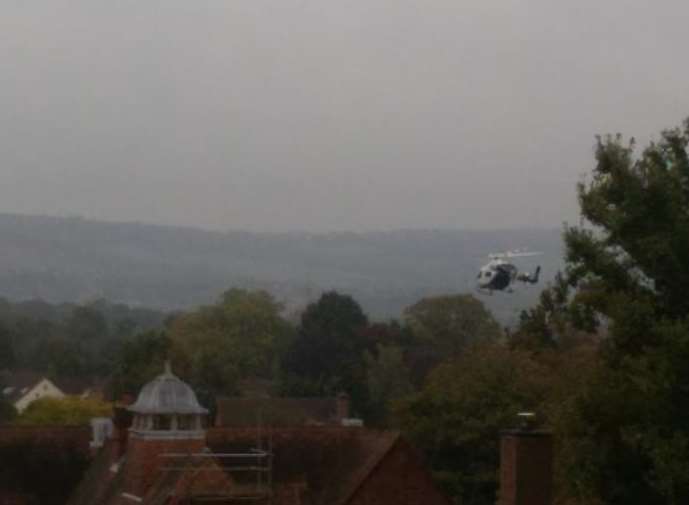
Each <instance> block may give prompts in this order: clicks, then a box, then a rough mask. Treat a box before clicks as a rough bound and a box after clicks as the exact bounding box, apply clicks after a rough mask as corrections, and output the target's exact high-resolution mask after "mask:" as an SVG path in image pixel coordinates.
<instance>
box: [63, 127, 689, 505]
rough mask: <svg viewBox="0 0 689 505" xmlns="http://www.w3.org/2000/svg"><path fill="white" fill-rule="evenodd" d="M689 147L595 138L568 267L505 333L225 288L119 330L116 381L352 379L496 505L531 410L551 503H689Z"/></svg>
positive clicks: (294, 388)
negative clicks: (509, 444)
mask: <svg viewBox="0 0 689 505" xmlns="http://www.w3.org/2000/svg"><path fill="white" fill-rule="evenodd" d="M688 146H689V121H687V122H686V123H685V124H684V125H683V126H682V127H681V128H676V129H672V130H668V131H665V132H663V133H662V135H661V138H660V140H659V141H658V142H656V143H652V144H650V145H649V146H648V147H647V148H645V149H644V150H643V151H642V152H641V153H638V154H637V152H636V150H635V145H634V143H633V141H631V142H625V141H624V140H623V139H622V138H621V137H620V136H608V137H602V138H599V139H598V141H597V145H596V152H595V155H596V166H595V169H594V171H593V174H592V176H591V178H590V180H589V181H588V182H587V183H582V184H580V185H579V188H578V190H579V199H580V204H581V212H582V217H583V220H582V224H581V225H579V226H574V227H565V230H564V233H563V235H564V239H565V244H566V252H565V262H566V268H565V270H564V271H563V272H562V273H561V274H559V275H558V276H557V277H556V278H555V280H554V281H553V282H552V283H551V284H550V285H548V286H547V287H546V288H545V289H544V290H543V291H542V293H541V295H540V299H539V301H538V303H537V304H535V305H534V306H533V307H532V308H530V309H528V310H526V311H524V312H523V313H522V314H521V317H520V321H519V324H518V325H517V326H516V327H515V328H513V329H510V330H508V331H506V330H503V329H502V328H501V327H500V325H499V324H498V323H497V322H496V321H495V319H494V318H493V317H492V315H491V314H490V312H489V311H488V310H486V308H485V307H484V306H483V304H482V303H481V302H480V301H479V300H477V299H475V298H474V297H473V296H471V295H448V296H437V297H428V298H424V299H421V300H419V301H418V302H416V303H414V304H412V305H411V306H409V307H408V308H406V309H405V310H404V312H403V313H402V317H401V318H400V320H398V321H389V322H372V321H370V320H369V318H368V317H367V315H366V314H365V313H364V311H363V310H362V308H361V306H360V305H359V304H358V303H357V302H356V301H355V300H354V299H353V298H352V297H351V296H348V295H345V294H342V293H338V292H327V293H324V294H323V295H322V296H321V297H320V298H319V299H318V300H317V301H315V302H313V303H311V304H310V305H309V306H308V307H307V308H306V309H305V310H304V311H303V313H302V314H301V315H300V317H299V319H298V321H295V322H293V321H291V320H290V319H288V318H285V317H284V316H283V312H282V311H281V307H280V305H279V303H277V302H276V300H275V299H274V298H273V297H272V296H271V295H269V294H268V293H266V292H264V291H248V290H242V289H231V290H229V291H227V292H226V293H225V294H224V295H223V296H222V298H221V299H220V300H219V301H218V302H217V303H215V304H213V305H208V306H204V307H201V308H199V309H196V310H191V311H187V312H185V313H180V314H176V315H174V316H173V317H169V318H167V319H166V320H165V323H164V324H163V325H162V327H159V328H154V329H149V330H147V331H143V332H134V333H133V334H131V335H128V336H126V337H125V338H124V339H122V340H121V341H120V344H119V346H118V347H117V349H116V352H114V353H113V354H112V356H113V359H112V361H111V364H110V369H109V370H110V372H111V379H112V381H111V384H112V393H113V394H115V395H117V394H120V393H122V392H126V391H136V390H137V388H138V387H140V385H141V384H143V383H144V382H145V381H146V380H148V379H150V378H151V377H152V376H154V375H155V374H157V373H159V371H160V369H161V367H162V362H163V360H164V359H166V358H171V359H172V360H173V365H174V367H175V369H176V370H177V372H178V373H179V374H180V375H181V376H182V377H184V378H185V379H186V380H188V381H189V382H191V383H192V385H193V386H194V387H195V389H196V390H197V391H199V392H200V396H201V397H202V400H203V401H204V402H205V403H206V404H207V405H208V404H210V403H212V399H213V397H214V396H217V395H221V394H222V395H228V394H241V393H242V390H243V383H244V381H246V380H247V379H259V380H261V381H263V382H265V383H267V384H270V385H271V387H272V389H273V393H274V394H275V395H294V396H320V395H334V394H337V393H339V392H341V391H346V392H348V393H349V394H350V396H351V398H352V405H353V409H354V413H355V414H356V415H359V416H362V417H363V418H364V419H365V420H366V422H367V423H368V424H369V425H374V426H381V427H394V428H398V429H401V430H402V431H403V432H405V433H406V434H407V435H408V436H409V437H410V438H411V439H413V440H414V441H415V443H416V444H417V445H418V447H419V448H420V449H421V450H422V451H423V452H424V453H425V455H426V458H427V461H428V463H429V465H430V467H431V469H432V471H433V475H434V477H435V478H436V479H437V481H438V483H440V485H442V486H443V488H444V489H445V490H446V491H447V492H448V494H450V495H451V496H453V497H455V498H457V500H458V501H459V502H461V503H464V504H469V505H484V504H485V505H488V504H490V503H494V501H495V492H496V486H497V468H498V432H499V431H500V430H501V429H503V428H506V427H510V426H512V425H514V424H515V414H516V413H517V412H519V411H523V410H532V411H534V412H536V413H537V414H538V416H539V419H540V423H541V425H542V426H544V427H546V428H548V429H550V430H551V431H552V432H553V435H554V440H555V469H556V472H555V479H556V491H557V496H556V500H557V503H558V504H563V505H599V504H600V505H603V504H605V505H630V504H631V505H636V504H638V505H648V504H670V505H680V504H684V503H689V407H688V405H689V367H688V366H687V363H689V317H688V316H689V297H688V296H687V292H689V260H688V259H687V258H689V156H688V154H687V147H688ZM76 327H78V326H76ZM76 327H75V328H76Z"/></svg>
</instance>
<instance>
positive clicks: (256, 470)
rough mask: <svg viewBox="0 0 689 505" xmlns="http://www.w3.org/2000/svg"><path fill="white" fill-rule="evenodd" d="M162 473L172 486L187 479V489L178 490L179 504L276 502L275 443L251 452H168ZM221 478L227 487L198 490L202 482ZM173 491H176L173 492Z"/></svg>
mask: <svg viewBox="0 0 689 505" xmlns="http://www.w3.org/2000/svg"><path fill="white" fill-rule="evenodd" d="M160 457H161V458H164V459H165V461H164V462H163V464H162V465H161V466H160V471H161V472H165V473H166V474H167V475H168V476H173V477H171V479H170V482H171V483H173V484H172V485H173V486H175V485H177V483H178V482H179V481H180V480H181V479H184V485H183V489H176V497H177V499H178V500H179V503H184V504H190V505H191V504H201V503H213V504H217V505H220V504H228V505H229V504H237V503H251V504H257V505H264V504H265V505H271V504H272V502H273V453H272V442H269V447H268V449H263V448H262V447H261V444H260V440H259V443H258V444H257V447H254V448H251V449H250V450H249V451H248V452H231V453H214V452H211V451H204V452H201V453H165V454H161V455H160ZM214 476H217V477H219V478H218V482H223V484H224V485H223V486H222V487H223V488H222V489H218V486H217V483H216V485H214V486H212V487H214V488H215V489H212V490H203V489H197V486H196V484H197V483H198V482H199V480H200V479H205V482H208V478H209V477H210V478H211V479H212V478H213V477H214ZM171 491H172V490H171Z"/></svg>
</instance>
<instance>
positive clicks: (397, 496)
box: [346, 440, 450, 505]
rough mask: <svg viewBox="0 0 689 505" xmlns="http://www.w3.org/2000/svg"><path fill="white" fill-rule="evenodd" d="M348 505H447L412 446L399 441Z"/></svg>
mask: <svg viewBox="0 0 689 505" xmlns="http://www.w3.org/2000/svg"><path fill="white" fill-rule="evenodd" d="M346 503H347V505H387V504H389V505H449V503H450V502H449V501H448V499H447V498H446V497H445V495H443V494H442V493H440V491H438V489H437V488H436V486H435V485H434V484H433V481H432V480H431V476H430V474H429V473H428V471H427V470H426V469H425V468H424V467H423V466H422V464H421V459H420V457H419V455H418V454H417V453H416V451H415V450H414V449H412V447H411V446H410V445H409V444H408V443H406V442H404V441H403V440H399V441H398V442H397V443H396V444H395V446H394V447H393V448H392V449H390V451H389V452H388V453H387V454H386V455H385V457H384V458H383V459H382V460H381V461H380V462H379V463H378V465H377V466H376V467H375V468H374V469H373V471H371V473H369V474H368V476H367V477H366V478H365V479H364V481H363V482H362V483H361V485H360V486H359V487H358V488H357V489H356V491H355V492H354V494H353V495H352V496H351V497H350V499H349V500H348V501H347V502H346Z"/></svg>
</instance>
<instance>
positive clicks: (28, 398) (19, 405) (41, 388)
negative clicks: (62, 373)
mask: <svg viewBox="0 0 689 505" xmlns="http://www.w3.org/2000/svg"><path fill="white" fill-rule="evenodd" d="M64 397H65V394H64V393H63V392H62V391H61V390H60V389H59V388H58V387H57V386H56V385H55V384H53V383H52V382H50V381H49V380H48V379H42V380H41V381H40V382H39V383H38V384H36V385H35V386H34V387H32V388H31V389H30V390H29V391H27V392H26V394H24V396H22V397H21V398H19V400H17V401H16V402H14V408H15V409H17V412H19V413H20V414H21V413H22V412H23V411H24V410H25V409H26V408H27V407H28V406H29V405H30V404H31V403H32V402H34V401H36V400H38V399H40V398H64Z"/></svg>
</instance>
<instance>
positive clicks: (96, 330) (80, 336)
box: [67, 306, 108, 342]
mask: <svg viewBox="0 0 689 505" xmlns="http://www.w3.org/2000/svg"><path fill="white" fill-rule="evenodd" d="M67 334H68V335H69V336H70V337H71V338H74V339H76V340H78V341H82V342H88V341H93V340H97V339H102V338H105V337H106V336H107V335H108V323H107V321H106V320H105V316H103V314H101V313H100V312H99V311H98V310H96V309H95V308H92V307H87V306H80V307H75V308H74V310H73V311H72V315H71V316H70V317H69V319H68V320H67Z"/></svg>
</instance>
